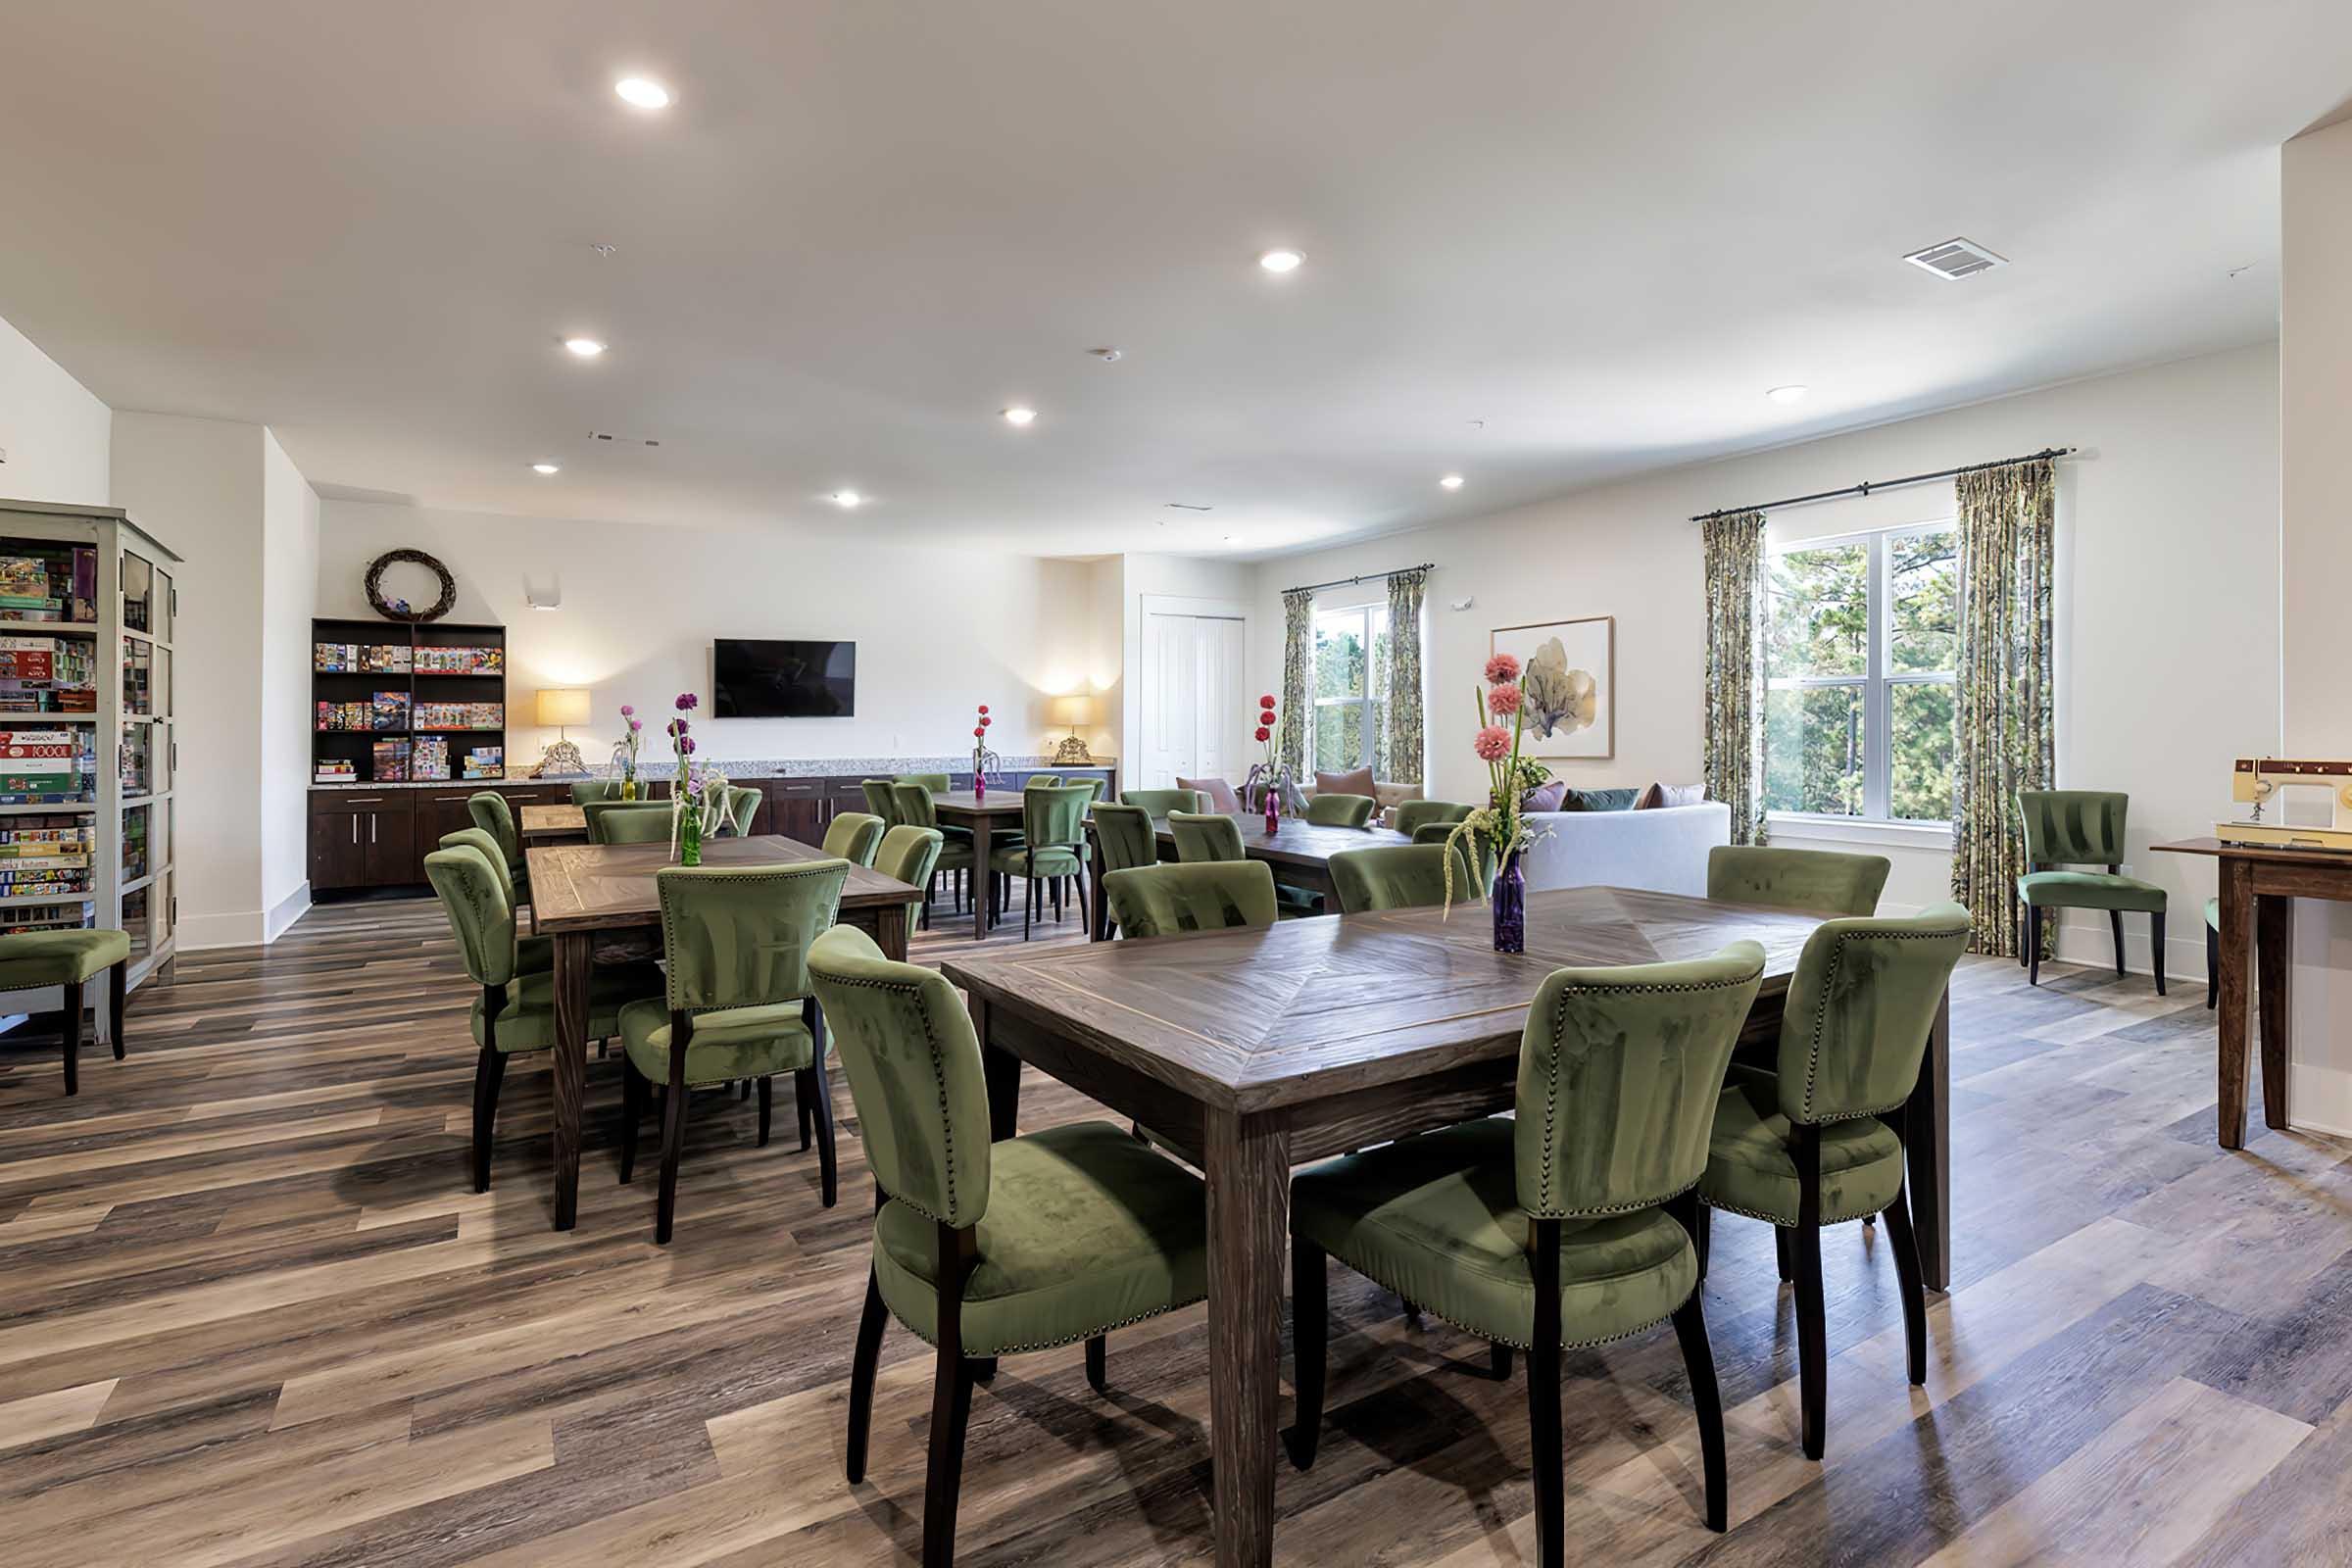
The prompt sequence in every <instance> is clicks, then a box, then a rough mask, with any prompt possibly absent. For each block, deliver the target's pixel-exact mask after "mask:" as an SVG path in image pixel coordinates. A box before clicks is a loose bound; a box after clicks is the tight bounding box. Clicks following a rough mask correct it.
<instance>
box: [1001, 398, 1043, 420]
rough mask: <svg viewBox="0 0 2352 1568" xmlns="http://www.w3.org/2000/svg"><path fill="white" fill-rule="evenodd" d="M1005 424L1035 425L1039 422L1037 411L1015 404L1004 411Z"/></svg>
mask: <svg viewBox="0 0 2352 1568" xmlns="http://www.w3.org/2000/svg"><path fill="white" fill-rule="evenodd" d="M1036 422H1037V411H1036V410H1035V409H1032V408H1029V407H1027V406H1025V405H1023V404H1019V403H1015V404H1014V405H1013V406H1012V407H1011V408H1009V409H1006V410H1005V423H1006V424H1012V425H1029V424H1034V423H1036Z"/></svg>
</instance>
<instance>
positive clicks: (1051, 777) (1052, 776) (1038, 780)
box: [1021, 773, 1061, 790]
mask: <svg viewBox="0 0 2352 1568" xmlns="http://www.w3.org/2000/svg"><path fill="white" fill-rule="evenodd" d="M1021 788H1023V789H1049V790H1057V789H1059V788H1061V775H1060V774H1059V773H1032V774H1030V775H1029V776H1028V777H1027V778H1025V779H1023V780H1021Z"/></svg>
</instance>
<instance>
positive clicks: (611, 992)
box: [424, 844, 662, 1193]
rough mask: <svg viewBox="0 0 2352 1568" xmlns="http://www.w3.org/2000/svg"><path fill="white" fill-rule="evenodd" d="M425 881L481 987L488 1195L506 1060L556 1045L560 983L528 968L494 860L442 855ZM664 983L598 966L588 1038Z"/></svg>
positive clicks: (478, 1164) (482, 1161)
mask: <svg viewBox="0 0 2352 1568" xmlns="http://www.w3.org/2000/svg"><path fill="white" fill-rule="evenodd" d="M424 875H425V880H426V881H428V882H430V883H432V885H433V892H434V893H435V894H436V895H438V896H439V898H440V900H441V908H442V912H443V913H445V914H447V915H448V916H449V928H450V931H451V932H452V933H453V934H454V935H455V936H456V937H457V939H458V956H459V957H460V958H462V959H463V960H464V962H465V964H466V978H468V979H470V980H471V981H472V982H473V983H474V984H475V985H477V986H479V987H480V988H481V994H480V995H479V996H477V997H475V998H474V999H473V1008H472V1012H471V1022H472V1027H473V1043H474V1046H475V1048H476V1054H475V1056H474V1066H473V1190H474V1191H475V1192H477V1193H486V1192H488V1191H489V1190H490V1145H491V1137H490V1134H491V1126H492V1123H493V1122H494V1121H495V1120H496V1118H497V1116H498V1091H499V1086H500V1085H501V1084H502V1083H504V1082H505V1081H506V1074H507V1057H509V1056H510V1055H513V1054H515V1053H516V1052H523V1051H545V1050H547V1049H548V1048H549V1047H550V1046H553V1045H554V1044H555V1043H556V977H555V975H554V973H553V972H552V971H550V970H548V969H536V970H531V969H525V968H523V967H522V964H521V961H520V960H521V953H520V945H519V944H518V943H517V942H516V941H515V906H514V905H512V904H510V903H509V902H507V894H506V887H507V883H506V875H505V872H504V871H503V870H502V869H501V868H500V867H499V865H498V862H497V860H496V859H495V858H492V857H491V856H488V855H486V854H484V853H483V852H482V851H481V850H479V849H477V848H476V847H474V846H472V845H470V844H461V845H457V846H455V847H454V848H451V849H446V850H435V851H433V852H432V853H431V854H430V855H427V856H426V857H425V858H424ZM661 984H662V971H661V970H659V969H657V968H655V967H654V966H653V965H652V964H650V963H624V964H600V965H598V966H597V967H596V968H595V969H594V970H592V971H591V972H590V974H589V979H588V1037H589V1038H590V1039H592V1040H593V1039H598V1038H600V1037H606V1036H611V1035H613V1034H616V1033H618V1032H619V1019H620V1008H621V1005H622V1004H623V1003H626V1002H628V1001H630V1000H632V999H634V998H637V997H642V996H644V995H645V994H646V993H647V992H648V991H650V990H658V989H659V988H660V987H661Z"/></svg>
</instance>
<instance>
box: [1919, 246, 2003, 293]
mask: <svg viewBox="0 0 2352 1568" xmlns="http://www.w3.org/2000/svg"><path fill="white" fill-rule="evenodd" d="M1903 260H1904V261H1906V262H1909V263H1910V264H1911V265H1912V266H1913V267H1924V268H1926V269H1927V270H1929V271H1931V272H1934V273H1935V274H1936V276H1937V277H1940V278H1942V279H1944V281H1946V282H1950V283H1957V282H1959V281H1960V279H1962V278H1964V277H1974V276H1976V275H1977V274H1978V273H1979V272H1989V271H1991V270H1993V269H1994V268H1996V267H2006V266H2008V265H2009V258H2007V257H2006V256H1995V255H1993V253H1992V252H1990V251H1988V250H1986V249H1985V247H1984V246H1982V245H1980V244H1978V243H1977V242H1976V241H1975V240H1973V239H1947V240H1945V241H1944V242H1943V243H1942V244H1940V245H1931V246H1929V247H1928V248H1927V249H1926V250H1924V251H1913V252H1912V253H1911V254H1910V255H1908V256H1906V257H1904V258H1903Z"/></svg>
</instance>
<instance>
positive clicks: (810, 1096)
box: [792, 1067, 816, 1154]
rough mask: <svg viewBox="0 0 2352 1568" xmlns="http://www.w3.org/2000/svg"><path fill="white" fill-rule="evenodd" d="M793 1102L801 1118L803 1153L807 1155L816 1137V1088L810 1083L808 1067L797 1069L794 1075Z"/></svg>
mask: <svg viewBox="0 0 2352 1568" xmlns="http://www.w3.org/2000/svg"><path fill="white" fill-rule="evenodd" d="M792 1101H793V1109H794V1110H795V1111H796V1112H798V1113H799V1115H800V1118H801V1152H802V1153H804V1154H806V1153H807V1152H809V1144H810V1143H811V1142H813V1141H814V1140H815V1137H816V1086H815V1084H813V1083H812V1082H810V1075H809V1069H808V1068H806V1067H802V1068H798V1069H796V1070H795V1071H794V1073H793V1075H792Z"/></svg>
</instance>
